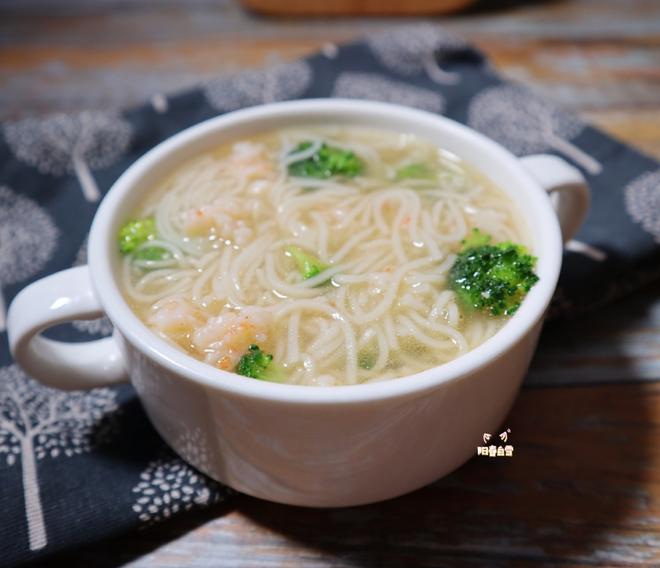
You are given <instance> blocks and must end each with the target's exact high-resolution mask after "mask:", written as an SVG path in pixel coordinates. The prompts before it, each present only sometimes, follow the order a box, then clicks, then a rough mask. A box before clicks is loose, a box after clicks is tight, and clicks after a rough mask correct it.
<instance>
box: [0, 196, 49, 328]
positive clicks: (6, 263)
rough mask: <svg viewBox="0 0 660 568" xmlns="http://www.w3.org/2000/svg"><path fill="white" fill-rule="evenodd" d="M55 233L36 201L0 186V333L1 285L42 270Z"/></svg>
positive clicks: (0, 322) (1, 316)
mask: <svg viewBox="0 0 660 568" xmlns="http://www.w3.org/2000/svg"><path fill="white" fill-rule="evenodd" d="M59 234H60V232H59V230H58V228H57V227H56V226H55V223H54V222H53V220H52V218H51V216H50V215H49V214H48V213H47V212H46V210H45V209H43V208H42V207H40V206H39V205H38V204H37V202H36V201H34V200H32V199H30V198H29V197H25V196H23V195H19V194H18V193H15V192H14V191H12V190H11V189H9V188H8V187H6V186H0V332H2V331H4V330H5V327H6V306H5V300H4V296H3V293H2V287H3V286H7V285H11V284H18V283H19V282H23V281H24V280H27V279H28V278H31V277H32V276H34V275H35V274H37V273H38V272H39V271H40V270H43V268H44V266H45V265H46V263H47V262H48V261H49V260H50V259H51V258H52V256H53V253H54V252H55V248H56V246H57V240H58V238H59Z"/></svg>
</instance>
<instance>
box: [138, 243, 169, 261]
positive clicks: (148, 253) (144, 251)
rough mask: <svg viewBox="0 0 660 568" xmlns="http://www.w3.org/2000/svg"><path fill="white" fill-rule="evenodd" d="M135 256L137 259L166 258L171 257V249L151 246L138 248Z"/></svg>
mask: <svg viewBox="0 0 660 568" xmlns="http://www.w3.org/2000/svg"><path fill="white" fill-rule="evenodd" d="M133 256H134V257H135V258H136V259H137V260H165V259H166V258H169V257H170V251H169V250H167V249H166V248H164V247H159V246H149V247H144V248H141V249H138V250H136V251H135V254H134V255H133Z"/></svg>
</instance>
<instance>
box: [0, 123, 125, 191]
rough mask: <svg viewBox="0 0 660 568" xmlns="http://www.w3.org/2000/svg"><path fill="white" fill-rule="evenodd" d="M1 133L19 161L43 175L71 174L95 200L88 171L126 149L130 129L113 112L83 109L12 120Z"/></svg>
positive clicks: (95, 189)
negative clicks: (74, 111)
mask: <svg viewBox="0 0 660 568" xmlns="http://www.w3.org/2000/svg"><path fill="white" fill-rule="evenodd" d="M4 134H5V139H6V140H7V144H8V145H9V147H10V148H11V149H12V151H13V152H14V154H15V155H16V157H17V158H18V159H19V160H21V161H22V162H25V163H26V164H28V165H30V166H32V167H34V168H37V169H38V170H39V171H40V172H41V173H43V174H50V175H54V176H62V175H65V174H69V173H73V174H75V175H76V177H77V178H78V182H79V183H80V187H81V188H82V192H83V195H84V196H85V199H87V200H88V201H98V200H99V198H100V196H101V192H100V191H99V188H98V186H97V185H96V181H95V180H94V177H93V176H92V170H96V169H99V168H105V167H108V166H110V165H111V164H113V163H114V162H115V161H117V160H118V159H119V158H120V157H121V156H122V155H123V154H124V153H125V152H126V151H127V150H128V147H129V144H130V142H131V137H132V128H131V125H130V124H129V123H128V122H127V121H126V120H124V119H123V118H121V117H120V116H119V114H117V113H110V112H92V111H83V112H80V113H75V114H63V113H60V114H55V115H52V116H49V117H46V118H26V119H23V120H19V121H17V122H12V123H9V124H6V125H5V127H4Z"/></svg>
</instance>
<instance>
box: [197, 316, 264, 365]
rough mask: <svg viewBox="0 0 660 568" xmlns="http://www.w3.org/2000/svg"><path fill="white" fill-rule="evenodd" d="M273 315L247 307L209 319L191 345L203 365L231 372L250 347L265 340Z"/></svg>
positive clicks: (261, 343) (198, 331) (198, 330)
mask: <svg viewBox="0 0 660 568" xmlns="http://www.w3.org/2000/svg"><path fill="white" fill-rule="evenodd" d="M272 320H273V316H272V314H271V313H270V312H269V311H268V310H264V309H263V308H257V307H249V308H245V309H243V310H241V311H240V312H238V313H234V312H231V313H226V314H222V315H219V316H217V317H213V318H210V319H209V320H208V321H207V322H206V325H204V326H203V327H200V328H199V329H197V330H196V331H195V332H194V333H193V335H192V344H193V345H194V346H195V347H196V348H197V349H198V350H199V351H200V352H202V353H205V354H206V357H205V359H206V362H207V363H211V364H212V365H216V366H218V367H219V368H221V369H224V370H226V371H230V370H233V369H234V368H235V367H236V365H237V364H238V361H239V359H240V358H241V357H242V356H243V355H244V354H245V352H246V351H247V350H248V348H249V347H250V345H252V344H257V345H263V344H264V343H265V342H267V341H268V336H269V329H270V326H271V324H272Z"/></svg>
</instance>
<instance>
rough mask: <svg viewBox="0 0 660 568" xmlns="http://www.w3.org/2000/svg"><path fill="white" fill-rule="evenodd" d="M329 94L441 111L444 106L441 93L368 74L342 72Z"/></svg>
mask: <svg viewBox="0 0 660 568" xmlns="http://www.w3.org/2000/svg"><path fill="white" fill-rule="evenodd" d="M332 96H333V97H343V98H348V99H367V100H375V101H383V102H387V103H396V104H400V105H404V106H409V107H415V108H419V109H422V110H428V111H430V112H436V113H442V112H443V111H444V108H445V100H444V98H443V97H442V95H440V93H436V92H434V91H430V90H428V89H423V88H421V87H414V86H412V85H406V84H405V83H400V82H398V81H392V80H390V79H384V78H382V77H381V76H379V75H375V74H371V73H357V72H346V73H342V74H341V75H340V76H339V78H338V79H337V82H336V83H335V88H334V91H333V93H332Z"/></svg>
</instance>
